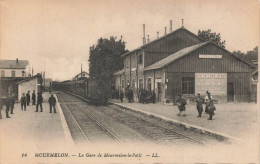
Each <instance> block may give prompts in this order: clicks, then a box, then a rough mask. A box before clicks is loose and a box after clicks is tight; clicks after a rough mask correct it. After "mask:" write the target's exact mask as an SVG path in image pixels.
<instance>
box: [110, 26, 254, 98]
mask: <svg viewBox="0 0 260 164" xmlns="http://www.w3.org/2000/svg"><path fill="white" fill-rule="evenodd" d="M170 29H172V28H170ZM144 31H145V29H144ZM122 57H123V58H124V69H123V70H121V71H119V72H116V73H115V74H114V79H115V88H117V89H119V90H124V89H125V87H126V86H127V87H130V88H131V89H132V90H133V91H134V97H135V98H137V97H138V90H140V89H146V90H148V91H154V92H155V93H156V101H157V102H162V103H165V102H168V101H167V100H171V99H173V98H174V97H175V96H176V95H179V94H182V95H183V96H184V97H186V98H187V99H189V98H194V96H195V95H196V94H197V93H200V94H201V95H205V94H206V91H207V90H208V91H209V92H211V94H212V95H213V97H214V98H216V99H218V100H219V101H221V102H227V101H248V97H249V93H250V92H252V85H251V72H252V71H253V70H255V66H254V65H253V64H252V63H249V62H247V61H246V60H243V59H242V58H239V57H237V56H235V55H233V54H232V53H231V52H229V51H228V50H226V49H224V48H222V47H220V46H218V45H216V44H214V43H211V42H206V41H204V40H202V39H201V38H199V37H198V36H197V35H195V34H193V33H192V32H190V31H189V30H187V29H185V28H184V27H181V28H179V29H176V30H175V31H170V33H168V34H166V32H165V35H164V36H162V37H158V38H157V39H156V40H153V41H150V40H147V42H146V41H145V34H144V44H143V45H142V46H140V47H138V48H136V49H134V50H132V51H130V52H127V53H125V54H123V55H122Z"/></svg>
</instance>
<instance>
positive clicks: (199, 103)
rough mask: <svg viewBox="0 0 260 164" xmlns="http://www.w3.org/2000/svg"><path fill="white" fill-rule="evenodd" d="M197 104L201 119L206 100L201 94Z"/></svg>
mask: <svg viewBox="0 0 260 164" xmlns="http://www.w3.org/2000/svg"><path fill="white" fill-rule="evenodd" d="M196 102H197V110H198V113H199V115H198V117H201V114H202V111H203V105H202V104H203V103H204V99H203V98H202V97H200V94H199V93H198V95H197V97H196Z"/></svg>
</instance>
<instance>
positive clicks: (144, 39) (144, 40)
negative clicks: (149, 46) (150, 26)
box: [143, 24, 146, 45]
mask: <svg viewBox="0 0 260 164" xmlns="http://www.w3.org/2000/svg"><path fill="white" fill-rule="evenodd" d="M143 35H144V37H143V45H145V44H146V38H145V24H143Z"/></svg>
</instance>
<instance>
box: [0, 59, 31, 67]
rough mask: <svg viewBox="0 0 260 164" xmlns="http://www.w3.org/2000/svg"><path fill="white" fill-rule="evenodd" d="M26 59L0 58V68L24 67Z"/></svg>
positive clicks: (26, 62) (27, 62) (26, 63)
mask: <svg viewBox="0 0 260 164" xmlns="http://www.w3.org/2000/svg"><path fill="white" fill-rule="evenodd" d="M28 64H29V61H28V60H18V59H17V60H0V69H25V68H26V66H27V65H28Z"/></svg>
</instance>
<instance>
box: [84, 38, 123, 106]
mask: <svg viewBox="0 0 260 164" xmlns="http://www.w3.org/2000/svg"><path fill="white" fill-rule="evenodd" d="M126 52H127V50H126V49H125V42H124V41H123V40H122V38H120V40H117V38H116V37H110V38H109V39H103V38H100V39H98V41H97V44H96V45H93V46H91V47H90V53H89V54H90V56H89V76H90V80H92V84H93V85H94V84H95V88H92V89H91V90H90V91H91V92H92V93H90V95H91V96H92V97H95V98H96V99H99V98H100V99H102V102H106V101H107V99H108V98H109V97H110V95H111V84H112V79H113V74H114V73H115V72H117V71H119V70H121V69H123V66H124V63H123V58H122V57H121V55H122V54H124V53H126ZM93 81H94V82H93Z"/></svg>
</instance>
